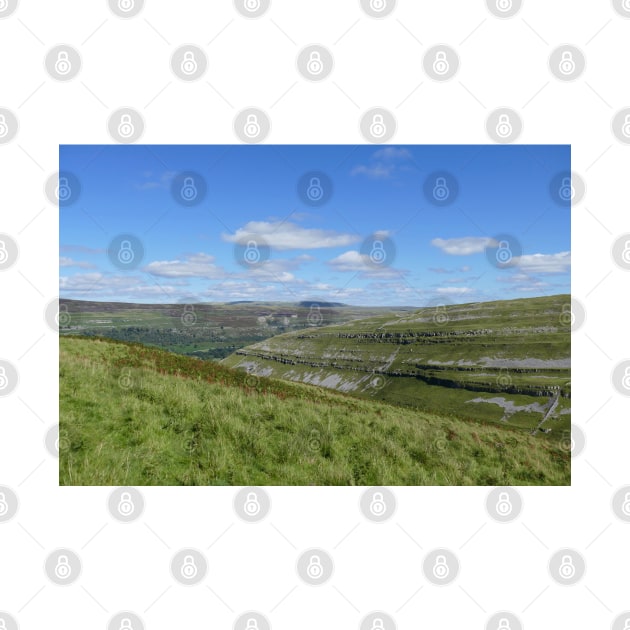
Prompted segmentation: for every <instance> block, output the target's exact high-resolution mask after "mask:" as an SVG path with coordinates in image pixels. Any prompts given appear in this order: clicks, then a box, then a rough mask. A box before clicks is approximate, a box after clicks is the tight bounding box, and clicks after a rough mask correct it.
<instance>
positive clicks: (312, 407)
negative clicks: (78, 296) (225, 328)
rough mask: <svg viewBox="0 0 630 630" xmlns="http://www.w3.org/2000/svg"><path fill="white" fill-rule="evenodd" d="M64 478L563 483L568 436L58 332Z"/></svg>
mask: <svg viewBox="0 0 630 630" xmlns="http://www.w3.org/2000/svg"><path fill="white" fill-rule="evenodd" d="M59 343H60V366H59V378H60V394H59V396H60V400H59V405H60V440H59V444H60V470H59V481H60V484H61V485H209V484H231V485H309V484H315V485H337V484H339V485H352V484H357V485H381V484H382V485H429V484H430V485H467V484H479V485H530V484H531V485H542V484H548V485H565V484H569V483H570V458H569V451H568V449H567V448H566V444H567V437H566V436H565V437H564V439H563V440H556V441H552V440H540V439H537V438H535V437H533V436H530V435H527V434H526V433H524V432H522V431H516V430H512V429H509V428H504V427H494V426H491V425H487V424H484V423H475V422H459V421H457V420H453V419H449V418H443V417H440V416H438V415H435V414H430V413H422V412H418V411H413V410H407V409H401V408H397V407H394V406H391V405H388V404H383V403H380V402H374V401H368V400H360V399H357V398H353V397H350V396H346V395H342V394H338V393H334V392H331V391H327V390H325V389H321V388H317V387H312V386H308V385H301V384H295V383H289V382H284V381H276V380H272V379H266V378H257V377H254V376H252V375H249V374H246V373H244V372H239V371H235V370H231V369H229V368H226V367H223V366H221V365H218V364H216V363H212V362H205V361H200V360H197V359H194V358H190V357H184V356H180V355H176V354H172V353H168V352H164V351H162V350H158V349H155V348H149V347H145V346H141V345H138V344H126V343H120V342H114V341H110V340H104V339H98V338H77V337H63V338H61V339H60V342H59Z"/></svg>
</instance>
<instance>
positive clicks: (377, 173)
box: [350, 164, 394, 179]
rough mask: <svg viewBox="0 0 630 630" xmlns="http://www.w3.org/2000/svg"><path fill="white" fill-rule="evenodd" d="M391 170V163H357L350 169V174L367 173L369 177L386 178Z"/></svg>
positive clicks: (392, 166)
mask: <svg viewBox="0 0 630 630" xmlns="http://www.w3.org/2000/svg"><path fill="white" fill-rule="evenodd" d="M393 170H394V165H393V164H374V165H372V166H365V164H358V165H357V166H355V167H354V168H353V169H352V170H351V171H350V175H367V176H368V177H369V178H370V179H388V178H389V177H390V176H391V174H392V172H393Z"/></svg>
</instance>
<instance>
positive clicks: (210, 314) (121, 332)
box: [59, 298, 404, 360]
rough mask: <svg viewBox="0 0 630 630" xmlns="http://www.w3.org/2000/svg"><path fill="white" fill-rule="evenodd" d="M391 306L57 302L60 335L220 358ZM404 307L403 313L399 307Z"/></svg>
mask: <svg viewBox="0 0 630 630" xmlns="http://www.w3.org/2000/svg"><path fill="white" fill-rule="evenodd" d="M383 312H388V313H391V312H392V311H391V309H389V308H382V307H374V308H371V307H361V306H346V305H341V304H340V303H337V302H334V303H333V302H320V303H317V304H316V306H315V303H311V302H300V303H290V302H249V301H238V302H231V303H229V304H228V303H219V302H206V303H198V302H191V303H189V304H186V303H176V304H134V303H126V302H93V301H83V300H67V299H63V298H62V299H61V300H60V301H59V313H60V317H59V332H60V334H62V335H65V334H73V335H77V334H80V335H91V336H105V337H110V338H112V339H117V340H119V341H137V342H140V343H144V344H147V345H153V346H157V347H159V348H163V349H165V350H169V351H172V352H178V353H181V354H186V355H189V356H196V357H199V358H202V359H208V360H216V359H220V358H223V357H226V356H228V355H229V354H231V353H233V352H234V351H235V350H238V349H239V348H242V347H243V346H247V345H249V344H251V343H254V342H256V341H261V340H263V339H267V338H269V337H273V336H274V335H278V334H280V333H284V332H289V331H292V330H303V329H305V328H308V327H309V326H310V324H311V323H312V322H313V321H314V318H315V321H318V322H324V323H326V324H335V323H341V322H347V321H350V320H352V319H358V318H362V317H368V316H370V315H375V314H377V313H383ZM401 312H404V311H402V310H401Z"/></svg>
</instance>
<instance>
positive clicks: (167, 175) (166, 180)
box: [136, 171, 177, 190]
mask: <svg viewBox="0 0 630 630" xmlns="http://www.w3.org/2000/svg"><path fill="white" fill-rule="evenodd" d="M143 175H144V177H145V178H146V179H147V181H144V182H141V183H140V184H138V185H137V186H136V188H137V189H138V190H151V189H152V188H166V189H168V188H169V187H170V185H171V181H172V180H173V178H174V177H176V176H177V172H176V171H165V172H164V173H162V174H161V175H159V176H158V177H154V176H153V173H151V171H145V172H144V173H143Z"/></svg>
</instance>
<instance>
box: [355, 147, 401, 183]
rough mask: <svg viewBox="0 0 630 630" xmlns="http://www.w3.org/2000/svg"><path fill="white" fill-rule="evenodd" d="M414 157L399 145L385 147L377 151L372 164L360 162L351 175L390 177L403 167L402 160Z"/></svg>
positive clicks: (372, 157) (377, 177)
mask: <svg viewBox="0 0 630 630" xmlns="http://www.w3.org/2000/svg"><path fill="white" fill-rule="evenodd" d="M410 159H412V156H411V153H410V152H409V151H408V150H407V149H401V148H398V147H384V148H382V149H379V150H378V151H375V152H374V153H373V154H372V156H371V158H370V160H371V161H370V164H368V165H366V164H358V165H357V166H355V167H354V168H353V169H352V170H351V171H350V174H351V175H366V176H367V177H369V178H371V179H389V178H390V177H391V176H392V175H393V174H394V172H395V171H396V170H398V169H402V168H403V167H402V166H401V165H400V162H401V161H404V160H410Z"/></svg>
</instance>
